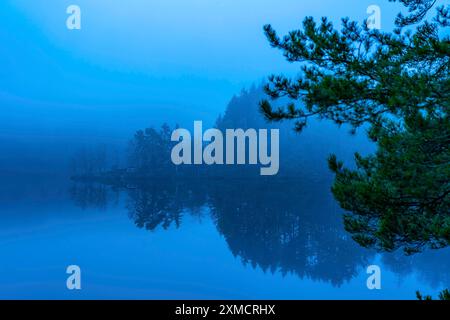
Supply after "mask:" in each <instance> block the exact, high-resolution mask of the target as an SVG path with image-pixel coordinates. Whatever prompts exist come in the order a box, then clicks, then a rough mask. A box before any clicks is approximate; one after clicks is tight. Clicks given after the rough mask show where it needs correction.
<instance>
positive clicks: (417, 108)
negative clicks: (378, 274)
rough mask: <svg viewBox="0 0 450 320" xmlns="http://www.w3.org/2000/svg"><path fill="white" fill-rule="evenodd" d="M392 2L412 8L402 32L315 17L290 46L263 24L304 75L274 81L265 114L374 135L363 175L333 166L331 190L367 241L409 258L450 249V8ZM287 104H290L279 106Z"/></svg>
mask: <svg viewBox="0 0 450 320" xmlns="http://www.w3.org/2000/svg"><path fill="white" fill-rule="evenodd" d="M390 1H391V2H400V3H402V4H403V5H404V7H405V8H406V9H407V10H408V14H406V15H403V14H399V15H398V16H397V18H396V21H395V23H396V28H395V29H394V30H393V32H383V31H380V30H369V28H368V27H367V25H366V24H365V23H364V24H363V25H362V26H360V25H359V24H358V23H356V22H354V21H350V20H349V19H348V18H344V19H343V20H342V29H341V30H337V29H335V28H334V27H333V25H332V23H331V22H330V21H329V20H328V19H327V18H322V20H321V21H320V22H316V21H315V20H314V19H313V18H311V17H307V18H306V19H305V20H304V22H303V28H302V29H300V30H294V31H291V32H289V34H288V35H286V36H284V37H282V38H280V37H279V36H278V35H277V33H276V31H275V30H274V29H273V28H272V27H271V26H270V25H266V26H264V31H265V34H266V36H267V38H268V40H269V42H270V44H271V46H272V47H274V48H277V49H279V50H281V51H282V52H283V54H284V56H285V58H286V59H287V61H289V62H292V63H298V64H299V65H300V68H301V75H300V77H299V78H297V79H293V78H289V77H285V76H282V75H277V76H275V75H272V76H270V77H269V82H268V84H267V85H266V87H265V91H266V93H267V94H268V96H269V98H270V99H269V100H263V101H262V102H261V103H260V107H261V110H262V112H263V114H264V115H265V117H266V118H267V119H268V120H271V121H281V120H286V119H290V120H293V121H295V128H296V130H298V131H301V130H302V129H303V128H304V127H305V126H306V125H307V121H308V119H309V118H311V117H319V118H322V119H329V120H332V121H334V122H335V123H337V124H338V125H342V124H346V125H350V126H351V128H352V131H355V130H357V129H358V128H360V127H362V126H364V128H368V136H369V137H370V139H371V140H372V141H373V142H374V143H375V144H376V146H377V151H376V152H375V153H374V154H373V155H369V156H366V157H363V156H361V155H359V154H356V155H355V161H356V165H357V167H356V169H354V170H353V169H348V168H346V167H344V164H343V163H342V162H341V161H339V160H338V159H337V158H336V156H334V155H331V156H330V158H329V159H328V160H329V166H330V168H331V170H332V171H333V172H334V173H335V181H334V184H333V186H332V191H333V194H334V196H335V198H336V199H337V201H338V202H339V203H340V205H341V207H342V208H344V209H346V210H347V212H348V213H347V214H346V215H345V217H344V224H345V227H346V230H347V231H349V232H350V233H351V234H352V235H353V238H354V239H355V240H356V241H357V242H358V243H360V244H361V245H363V246H365V247H375V248H377V249H379V250H387V251H393V250H396V249H398V248H402V249H404V250H405V252H406V253H408V254H410V253H414V252H417V251H420V250H421V249H423V248H424V247H430V248H441V247H444V246H447V245H449V244H450V150H449V146H450V122H449V118H448V113H449V110H450V78H449V73H450V38H449V29H448V27H449V26H450V5H449V4H448V3H447V4H445V5H438V4H437V2H438V1H436V0H390ZM280 98H285V99H286V98H287V99H288V100H289V101H290V102H289V103H288V104H287V105H286V106H284V107H274V105H273V102H272V101H273V100H277V99H280ZM282 101H284V99H282Z"/></svg>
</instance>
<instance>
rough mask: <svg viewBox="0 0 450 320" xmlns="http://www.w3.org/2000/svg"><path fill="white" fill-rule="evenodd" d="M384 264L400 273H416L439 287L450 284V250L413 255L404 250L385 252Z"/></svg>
mask: <svg viewBox="0 0 450 320" xmlns="http://www.w3.org/2000/svg"><path fill="white" fill-rule="evenodd" d="M382 261H383V264H385V265H386V266H388V267H389V269H391V270H392V271H393V272H395V273H396V274H399V275H404V276H405V277H406V276H407V275H408V274H412V273H416V274H417V275H418V277H419V278H421V279H423V280H424V281H426V282H427V283H429V284H430V285H431V286H432V287H434V288H438V287H439V286H443V287H446V288H448V287H449V286H450V269H449V267H448V266H449V263H450V250H449V249H443V250H428V251H424V252H420V253H417V254H415V255H413V256H405V255H404V254H403V252H401V251H398V252H395V253H389V254H383V256H382Z"/></svg>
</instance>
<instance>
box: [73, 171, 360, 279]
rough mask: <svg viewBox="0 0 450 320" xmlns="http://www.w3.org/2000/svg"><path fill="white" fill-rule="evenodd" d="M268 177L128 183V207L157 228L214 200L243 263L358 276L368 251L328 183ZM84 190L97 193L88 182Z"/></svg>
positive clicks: (305, 273) (313, 274)
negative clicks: (345, 225) (344, 220)
mask: <svg viewBox="0 0 450 320" xmlns="http://www.w3.org/2000/svg"><path fill="white" fill-rule="evenodd" d="M270 182H271V183H268V182H267V181H265V180H259V179H258V180H251V179H250V180H244V179H242V180H232V181H227V180H217V181H209V182H207V180H201V181H194V180H190V181H189V182H176V181H174V180H165V181H162V180H157V181H152V182H147V183H146V184H144V185H139V187H138V188H136V189H128V191H127V193H128V199H127V209H128V211H129V216H130V218H131V219H132V220H133V221H134V222H135V224H136V226H137V227H139V228H145V229H147V230H154V229H156V228H157V227H161V228H163V229H167V228H169V227H170V226H175V227H179V226H180V225H181V223H182V217H183V214H196V213H197V212H201V209H202V208H204V207H205V206H208V207H210V209H211V215H212V218H213V220H214V221H215V224H216V226H217V229H218V231H219V232H220V233H221V234H222V235H223V236H224V238H225V239H226V241H227V243H228V246H229V248H230V250H231V251H232V253H233V254H234V255H235V256H239V257H240V258H241V260H242V262H243V263H244V264H247V263H249V264H251V265H252V266H254V267H256V266H259V267H261V268H262V269H263V270H270V271H272V272H275V271H280V272H282V273H283V274H287V273H291V272H292V273H294V274H296V275H298V276H300V277H310V278H312V279H318V280H324V281H329V282H331V283H333V284H334V285H340V284H341V283H343V282H344V281H345V280H350V279H351V278H352V277H353V276H355V275H356V273H357V271H358V270H357V269H358V267H359V266H361V265H365V261H366V259H367V254H364V253H363V252H361V250H359V248H358V247H357V246H356V244H355V243H354V242H353V241H352V240H351V239H350V238H347V237H346V236H345V234H344V231H343V229H342V227H341V220H340V214H339V212H336V208H337V207H336V205H335V203H334V201H333V199H332V197H331V195H330V194H329V192H324V191H323V185H324V184H323V183H320V182H312V183H311V182H309V183H306V182H304V183H302V184H300V183H298V182H297V183H294V182H292V181H291V180H286V179H279V180H278V181H273V180H271V181H270ZM237 186H238V187H237ZM321 186H322V187H321ZM84 191H86V192H87V194H86V195H85V198H92V196H91V195H92V194H93V192H92V189H91V188H90V187H88V188H85V189H84ZM97 192H99V191H98V190H97ZM79 198H82V197H78V199H79ZM103 199H105V200H106V199H107V197H103ZM78 203H79V204H80V203H81V204H85V203H88V202H80V201H79V202H78ZM91 203H92V201H91ZM94 203H95V202H94Z"/></svg>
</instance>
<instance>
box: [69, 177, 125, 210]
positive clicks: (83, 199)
mask: <svg viewBox="0 0 450 320" xmlns="http://www.w3.org/2000/svg"><path fill="white" fill-rule="evenodd" d="M69 194H70V197H71V198H72V200H73V202H74V203H75V205H77V206H78V207H80V208H82V209H87V208H90V207H92V208H97V209H102V210H103V209H106V208H107V206H108V203H110V202H113V201H115V202H117V201H118V196H119V194H118V192H113V191H112V190H111V188H110V187H108V186H106V185H104V184H100V183H73V184H72V186H71V187H70V189H69Z"/></svg>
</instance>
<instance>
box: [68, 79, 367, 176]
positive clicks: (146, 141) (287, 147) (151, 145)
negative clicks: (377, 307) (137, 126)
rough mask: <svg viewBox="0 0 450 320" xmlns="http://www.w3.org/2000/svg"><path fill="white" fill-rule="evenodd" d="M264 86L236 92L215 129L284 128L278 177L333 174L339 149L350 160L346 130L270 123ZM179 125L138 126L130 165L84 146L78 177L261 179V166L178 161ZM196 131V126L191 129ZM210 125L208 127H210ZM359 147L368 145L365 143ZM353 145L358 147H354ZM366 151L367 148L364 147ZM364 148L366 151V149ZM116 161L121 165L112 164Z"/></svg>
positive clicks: (326, 125)
mask: <svg viewBox="0 0 450 320" xmlns="http://www.w3.org/2000/svg"><path fill="white" fill-rule="evenodd" d="M264 95H265V94H264V91H263V88H262V86H252V87H251V88H250V89H248V90H245V89H244V90H242V92H241V93H240V94H239V95H237V96H234V97H233V98H232V99H231V101H230V102H229V104H228V106H227V108H226V110H225V112H224V113H223V114H221V115H219V116H218V117H217V120H216V123H215V126H214V127H215V128H217V129H220V130H221V131H222V132H225V130H226V129H238V128H240V129H244V130H247V129H250V128H253V129H256V130H258V129H272V128H277V129H279V130H280V171H279V172H278V176H301V175H304V174H308V175H311V174H316V175H323V174H326V175H329V174H330V173H329V171H328V169H327V164H326V158H327V156H328V154H329V153H330V152H336V153H338V154H340V155H341V156H342V157H344V158H347V159H350V158H351V149H350V148H348V149H347V148H346V145H345V144H342V143H341V141H342V140H343V137H345V138H346V139H348V138H349V137H350V135H349V134H348V133H347V132H346V131H345V130H339V129H338V128H337V126H335V125H333V124H329V123H319V122H316V123H315V125H314V124H312V125H311V129H310V130H308V131H307V132H305V133H303V135H302V138H301V139H300V138H299V135H298V133H296V132H295V131H294V130H293V129H292V124H291V123H289V122H285V123H268V122H267V121H266V120H265V119H264V117H263V116H262V114H261V112H260V110H259V107H258V104H259V102H260V101H261V99H263V98H264ZM177 127H178V126H177V125H175V126H174V127H171V126H170V125H169V124H167V123H164V124H162V125H161V126H160V127H159V128H154V127H150V128H146V129H143V130H138V131H137V132H136V133H135V134H134V136H133V137H132V139H131V140H130V142H129V144H128V147H127V151H126V153H127V154H126V157H125V158H126V161H125V165H123V166H122V167H117V165H115V166H116V167H115V168H108V169H107V168H106V165H107V164H108V163H111V161H110V160H109V159H106V151H105V149H104V147H99V148H93V149H89V150H86V149H84V150H81V151H80V152H79V153H78V154H77V155H75V156H74V159H73V161H72V163H73V165H72V167H73V170H72V171H73V173H74V177H75V178H78V179H80V178H82V179H87V180H95V179H97V180H98V179H100V180H109V181H113V180H118V179H119V180H120V179H123V180H130V181H133V180H141V181H142V180H148V179H152V178H175V177H176V178H192V177H194V178H198V177H205V178H211V177H220V178H237V177H244V176H245V177H256V176H259V169H260V165H248V164H247V165H235V166H227V165H210V166H208V165H179V166H176V165H174V164H173V163H172V161H171V157H170V155H171V150H172V147H173V146H174V145H175V144H176V142H172V141H171V133H172V131H173V130H174V129H176V128H177ZM187 129H189V130H191V129H192V128H187ZM206 129H208V128H203V130H206ZM359 145H360V146H362V145H363V144H362V143H360V144H359ZM353 147H354V146H353ZM364 148H365V149H367V146H365V147H364ZM363 151H364V150H363ZM113 163H117V161H116V162H113Z"/></svg>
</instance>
